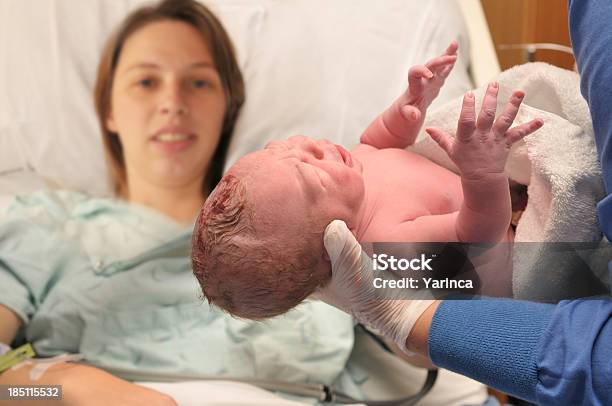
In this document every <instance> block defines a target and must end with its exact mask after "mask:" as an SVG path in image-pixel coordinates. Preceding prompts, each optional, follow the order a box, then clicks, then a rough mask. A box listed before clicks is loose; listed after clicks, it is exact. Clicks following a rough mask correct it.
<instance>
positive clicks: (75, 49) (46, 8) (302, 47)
mask: <svg viewBox="0 0 612 406" xmlns="http://www.w3.org/2000/svg"><path fill="white" fill-rule="evenodd" d="M142 3H143V1H142V0H79V1H71V0H24V1H19V2H17V1H12V0H0V89H2V92H0V211H3V210H4V209H5V208H6V207H7V205H8V204H9V202H10V200H11V198H12V196H14V195H15V194H20V193H28V192H31V191H33V190H37V189H39V188H70V189H78V190H84V191H87V192H89V193H91V194H93V195H98V196H100V195H107V194H108V193H109V187H108V184H107V181H106V169H105V163H104V158H103V153H102V144H101V139H100V136H99V130H98V126H97V121H96V118H95V113H94V109H93V103H92V96H91V95H92V87H93V82H94V77H95V71H96V65H97V62H98V57H99V55H100V53H101V50H102V46H103V43H104V40H105V39H106V37H107V35H108V34H109V33H110V30H111V29H112V28H113V27H114V25H115V24H116V23H117V22H118V21H119V20H120V19H121V18H122V17H123V16H124V15H125V14H126V13H127V12H128V11H129V10H131V9H133V8H134V7H137V6H138V5H140V4H142ZM205 3H207V4H209V5H210V6H211V7H212V8H213V9H214V10H215V11H216V12H217V13H218V15H219V16H220V18H221V20H222V21H223V22H224V24H225V25H226V27H227V28H228V30H229V32H230V36H231V37H232V39H233V41H234V43H235V45H236V47H237V52H238V56H239V61H240V64H241V67H242V69H243V72H244V76H245V79H246V86H247V102H246V104H245V106H244V108H243V111H242V114H241V117H240V119H239V121H238V123H237V126H236V130H235V136H234V138H233V140H232V144H231V145H230V150H229V156H228V165H230V164H231V163H232V162H234V161H235V160H236V159H238V157H240V156H241V155H243V154H245V153H248V152H250V151H253V150H255V149H258V148H261V147H262V146H263V145H264V144H265V143H266V142H267V141H269V140H271V139H274V138H286V137H287V136H290V135H293V134H299V133H301V134H307V135H310V136H313V137H317V138H323V137H324V138H327V139H330V140H332V141H334V142H337V143H340V144H343V145H344V146H346V147H351V146H353V145H354V144H355V143H356V142H358V137H359V134H360V132H361V131H362V130H363V129H364V128H365V127H366V126H367V124H368V123H369V121H370V120H371V119H372V118H374V117H375V116H376V115H377V114H378V113H379V112H380V111H382V110H383V109H384V108H385V107H386V106H387V105H388V104H389V103H390V102H391V101H392V100H393V99H394V98H395V97H396V96H397V95H398V94H400V92H402V91H403V90H404V89H405V87H406V85H407V72H408V69H409V67H410V66H412V65H414V64H417V63H423V62H424V61H426V60H428V59H430V58H431V57H433V56H435V55H438V54H440V53H441V52H442V51H443V50H444V49H445V48H446V46H447V45H448V43H449V42H450V41H451V40H457V41H458V42H459V47H460V49H459V59H458V62H457V64H456V68H455V70H454V72H453V74H452V75H451V76H450V78H449V80H448V82H447V85H446V86H445V88H444V90H443V91H442V93H441V95H440V97H439V100H438V101H437V102H436V103H439V104H441V103H443V102H444V101H447V100H451V99H453V98H456V97H457V96H459V95H461V94H463V93H464V92H465V91H466V90H468V89H471V88H473V87H476V86H479V85H481V84H483V83H485V82H486V81H487V80H489V79H490V78H492V77H494V76H495V75H497V74H498V73H499V71H500V69H499V64H498V62H497V58H496V55H495V50H494V47H493V44H492V41H491V37H490V35H489V32H488V29H487V24H486V21H485V19H484V14H483V11H482V8H481V5H480V2H479V1H478V0H456V1H455V0H430V1H427V2H423V1H419V0H383V1H371V0H334V1H329V0H209V1H205ZM271 78H274V80H271ZM348 368H350V369H352V370H353V371H356V372H355V373H357V374H360V375H361V376H362V377H363V379H362V382H363V384H362V389H363V390H364V392H365V393H366V395H367V396H368V397H370V398H393V397H398V396H401V395H405V394H407V393H406V392H407V390H408V389H406V388H409V390H408V391H412V392H414V391H415V390H417V389H418V387H420V384H421V382H422V381H424V380H425V376H426V372H425V371H423V370H418V369H416V368H412V367H409V366H408V365H406V364H405V363H404V362H402V361H400V360H398V359H397V358H396V357H394V356H391V355H389V354H387V353H385V352H384V351H381V350H380V349H379V347H378V345H377V344H376V343H375V342H374V341H373V340H372V339H371V338H369V337H368V336H367V335H366V334H363V333H359V334H358V340H357V343H356V346H355V351H354V354H353V356H352V359H351V361H350V363H349V365H348ZM407 382H411V383H415V382H417V384H411V385H407ZM484 398H485V392H484V389H483V386H482V385H480V384H477V383H475V382H473V381H469V380H467V379H465V378H463V377H459V376H457V375H454V374H451V373H448V372H446V371H443V372H441V374H440V377H439V378H438V382H437V383H436V385H435V386H434V389H433V390H432V391H431V393H430V394H429V395H428V396H427V397H426V399H425V400H424V401H423V403H422V404H430V405H441V404H444V405H450V404H464V403H472V404H475V403H478V402H481V401H483V400H484ZM235 403H236V404H240V403H241V401H240V400H236V402H235ZM185 404H187V403H185ZM262 404H263V403H262Z"/></svg>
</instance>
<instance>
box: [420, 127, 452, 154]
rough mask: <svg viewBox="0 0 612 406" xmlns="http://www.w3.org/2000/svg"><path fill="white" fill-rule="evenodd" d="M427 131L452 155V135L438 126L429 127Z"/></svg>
mask: <svg viewBox="0 0 612 406" xmlns="http://www.w3.org/2000/svg"><path fill="white" fill-rule="evenodd" d="M425 132H426V133H427V134H429V136H430V137H431V138H432V139H433V140H434V141H435V142H436V143H437V144H438V145H439V146H440V148H442V149H443V150H444V151H446V153H447V154H449V155H450V153H451V151H452V149H453V137H451V136H450V135H449V134H448V133H447V132H446V131H444V130H442V129H440V128H436V127H427V128H426V129H425Z"/></svg>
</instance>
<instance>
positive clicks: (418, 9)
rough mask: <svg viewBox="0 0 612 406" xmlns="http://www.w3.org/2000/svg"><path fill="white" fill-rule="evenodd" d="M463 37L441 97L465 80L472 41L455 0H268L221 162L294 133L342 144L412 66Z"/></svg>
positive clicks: (355, 137)
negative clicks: (243, 95)
mask: <svg viewBox="0 0 612 406" xmlns="http://www.w3.org/2000/svg"><path fill="white" fill-rule="evenodd" d="M453 39H456V40H458V41H459V47H460V54H459V55H460V57H459V61H458V62H457V64H456V68H455V69H454V71H453V73H452V74H451V76H450V77H449V80H448V82H447V84H446V86H445V88H444V89H443V91H442V92H441V94H440V97H439V102H443V101H446V100H449V99H452V98H454V97H456V96H457V95H460V94H462V93H464V92H465V91H467V90H468V89H470V88H471V82H470V79H469V76H468V72H467V65H468V61H467V58H468V55H469V42H468V36H467V30H466V27H465V24H464V21H463V20H462V17H461V12H460V10H459V8H458V6H457V4H456V2H455V0H430V1H426V2H425V1H421V0H379V1H371V0H334V1H329V0H291V1H288V0H274V1H271V2H270V3H269V4H268V7H267V10H266V19H265V24H264V25H263V27H262V32H261V33H260V34H259V37H258V41H257V42H256V43H255V46H254V49H252V52H253V55H252V58H253V60H252V62H253V64H249V65H247V67H246V71H245V75H246V82H247V92H246V94H247V102H246V104H245V106H244V107H243V110H242V112H241V115H240V118H239V120H238V123H237V126H236V130H235V133H234V138H233V140H232V142H231V144H230V149H229V156H228V161H227V165H226V167H229V165H231V164H232V163H234V162H235V161H236V160H237V159H238V158H240V157H241V156H242V155H244V154H246V153H248V152H251V151H253V150H256V149H259V148H262V147H263V146H264V145H265V144H266V142H267V141H269V140H272V139H279V138H280V139H283V138H287V137H289V136H291V135H295V134H304V135H308V136H311V137H315V138H327V139H330V140H332V141H334V142H336V143H339V144H342V145H344V146H345V147H352V146H353V145H355V144H356V143H357V142H358V141H359V135H360V134H361V132H362V131H363V130H364V129H365V128H366V126H367V125H368V124H369V123H370V122H371V121H372V120H373V119H374V118H375V117H376V116H377V115H378V114H379V113H380V112H382V111H383V110H384V109H385V108H386V107H387V106H389V105H390V104H391V103H392V102H393V100H395V98H396V97H397V96H399V95H400V94H401V92H403V91H404V90H405V88H406V86H407V84H408V82H407V75H408V69H409V68H410V67H411V66H412V65H415V64H422V63H425V62H426V61H427V60H428V59H430V58H432V57H434V56H437V55H439V54H441V53H443V52H444V51H445V50H446V47H447V46H448V45H449V43H450V42H451V40H453Z"/></svg>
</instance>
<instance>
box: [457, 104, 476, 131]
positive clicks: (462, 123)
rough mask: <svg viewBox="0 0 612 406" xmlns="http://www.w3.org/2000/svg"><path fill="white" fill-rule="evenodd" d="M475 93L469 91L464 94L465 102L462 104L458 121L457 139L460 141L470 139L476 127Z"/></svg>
mask: <svg viewBox="0 0 612 406" xmlns="http://www.w3.org/2000/svg"><path fill="white" fill-rule="evenodd" d="M475 109H476V107H475V101H474V93H472V92H468V93H466V95H465V96H463V104H462V105H461V114H460V115H459V122H458V123H457V139H458V140H460V141H468V140H469V139H470V138H471V137H472V134H473V133H474V129H475V128H476V111H475Z"/></svg>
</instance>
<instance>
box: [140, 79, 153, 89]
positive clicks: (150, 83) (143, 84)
mask: <svg viewBox="0 0 612 406" xmlns="http://www.w3.org/2000/svg"><path fill="white" fill-rule="evenodd" d="M153 84H154V82H153V79H141V80H139V81H138V86H140V87H143V88H151V87H153Z"/></svg>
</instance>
